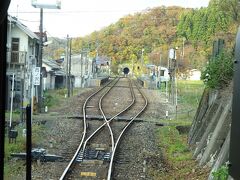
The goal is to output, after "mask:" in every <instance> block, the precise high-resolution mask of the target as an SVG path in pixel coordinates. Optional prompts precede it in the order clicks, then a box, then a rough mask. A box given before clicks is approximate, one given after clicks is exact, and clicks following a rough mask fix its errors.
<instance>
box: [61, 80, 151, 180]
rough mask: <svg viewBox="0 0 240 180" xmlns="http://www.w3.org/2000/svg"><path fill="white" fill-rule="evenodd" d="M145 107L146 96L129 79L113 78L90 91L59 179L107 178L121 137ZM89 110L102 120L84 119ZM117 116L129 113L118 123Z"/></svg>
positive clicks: (110, 175) (89, 112)
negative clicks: (78, 138)
mask: <svg viewBox="0 0 240 180" xmlns="http://www.w3.org/2000/svg"><path fill="white" fill-rule="evenodd" d="M123 88H124V90H123ZM116 92H117V93H116ZM116 94H117V96H116ZM123 96H125V97H124V98H125V101H123V99H124V98H123ZM109 98H112V101H111V102H112V103H109V101H108V99H109ZM113 98H114V99H113ZM139 99H141V100H139ZM146 107H147V99H146V97H145V96H144V95H143V94H142V92H141V91H140V89H139V88H138V86H137V85H136V84H133V83H132V81H131V80H130V79H128V78H116V79H114V80H112V81H111V82H110V83H108V84H106V85H105V86H104V87H102V88H101V89H99V90H98V91H96V92H95V93H93V94H91V95H90V96H89V97H88V98H87V99H86V101H85V103H84V105H83V133H82V137H81V142H80V144H79V146H78V148H77V150H76V152H75V154H74V156H73V157H72V159H71V161H70V162H69V164H68V166H67V167H66V169H65V170H64V172H63V174H62V176H61V177H60V179H89V176H94V177H96V178H97V179H108V180H110V179H111V177H112V172H113V168H114V161H115V159H116V157H115V155H116V151H117V148H118V147H119V145H120V141H121V138H122V137H123V135H124V134H125V132H126V130H127V129H129V127H130V126H131V124H132V123H133V122H134V119H136V118H137V117H138V116H140V114H141V113H142V112H143V111H144V110H145V108H146ZM131 110H133V111H131ZM92 113H94V114H95V115H96V114H98V115H101V116H102V117H103V119H104V121H97V123H96V121H94V122H95V123H93V121H91V120H90V121H87V120H86V119H87V118H86V117H87V115H91V114H92ZM119 115H125V116H129V120H128V121H126V122H123V121H121V122H118V121H117V117H118V116H119ZM107 117H111V118H107Z"/></svg>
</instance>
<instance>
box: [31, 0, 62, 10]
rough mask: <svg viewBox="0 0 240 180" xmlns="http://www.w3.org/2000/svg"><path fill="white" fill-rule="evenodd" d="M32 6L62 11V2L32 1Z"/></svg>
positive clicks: (54, 0) (50, 0)
mask: <svg viewBox="0 0 240 180" xmlns="http://www.w3.org/2000/svg"><path fill="white" fill-rule="evenodd" d="M32 6H33V7H35V8H43V9H61V0H32Z"/></svg>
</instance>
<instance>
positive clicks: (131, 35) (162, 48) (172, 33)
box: [54, 0, 240, 71]
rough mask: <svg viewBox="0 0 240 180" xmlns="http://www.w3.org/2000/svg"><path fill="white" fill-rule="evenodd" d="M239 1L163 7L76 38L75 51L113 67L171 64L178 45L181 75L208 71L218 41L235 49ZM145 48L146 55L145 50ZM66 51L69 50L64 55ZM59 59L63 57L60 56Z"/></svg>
mask: <svg viewBox="0 0 240 180" xmlns="http://www.w3.org/2000/svg"><path fill="white" fill-rule="evenodd" d="M239 12H240V11H239V5H238V1H237V0H221V1H220V0H211V1H210V3H209V7H207V8H201V9H185V8H181V7H176V6H172V7H164V6H162V7H157V8H153V9H147V10H144V11H142V12H139V13H136V14H134V15H128V16H125V17H123V18H121V19H120V20H119V21H118V22H116V23H115V24H111V25H109V26H108V27H105V28H103V29H102V30H100V31H95V32H93V33H91V34H90V35H88V36H85V37H79V38H75V39H73V42H72V48H73V50H72V51H73V53H80V51H81V50H82V49H88V50H89V52H90V56H92V57H95V56H96V54H97V53H98V55H100V56H101V55H104V56H108V57H110V58H111V60H112V66H113V67H114V65H118V64H120V63H134V64H136V63H138V62H139V61H140V59H141V58H142V53H143V58H144V61H145V63H153V64H156V65H159V63H160V54H161V56H162V61H161V64H162V65H165V66H166V65H167V58H168V50H169V49H170V48H175V47H178V51H177V59H178V65H179V68H180V70H181V71H184V70H186V69H189V68H202V67H203V66H204V64H205V63H206V60H207V59H208V58H209V57H210V56H211V54H212V44H213V41H214V40H216V39H218V38H221V39H224V40H225V44H226V46H227V47H233V45H234V39H235V35H236V30H237V25H238V22H239ZM143 49H144V51H143ZM61 52H64V51H63V49H61V50H59V49H58V53H55V54H61ZM54 58H58V57H56V56H55V57H54Z"/></svg>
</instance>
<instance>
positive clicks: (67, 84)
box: [66, 35, 70, 97]
mask: <svg viewBox="0 0 240 180" xmlns="http://www.w3.org/2000/svg"><path fill="white" fill-rule="evenodd" d="M66 59H67V64H66V88H67V96H68V97H70V89H69V36H68V35H67V48H66Z"/></svg>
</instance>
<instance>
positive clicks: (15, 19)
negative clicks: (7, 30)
mask: <svg viewBox="0 0 240 180" xmlns="http://www.w3.org/2000/svg"><path fill="white" fill-rule="evenodd" d="M8 21H9V22H12V23H14V24H15V25H17V27H18V28H19V29H21V30H22V31H24V32H25V33H26V34H27V35H28V36H29V37H30V38H32V39H37V40H39V37H38V36H37V35H36V34H35V33H34V32H32V31H31V30H30V29H28V27H27V26H25V25H24V24H22V23H21V22H20V21H19V20H18V19H17V18H16V17H12V16H8Z"/></svg>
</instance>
